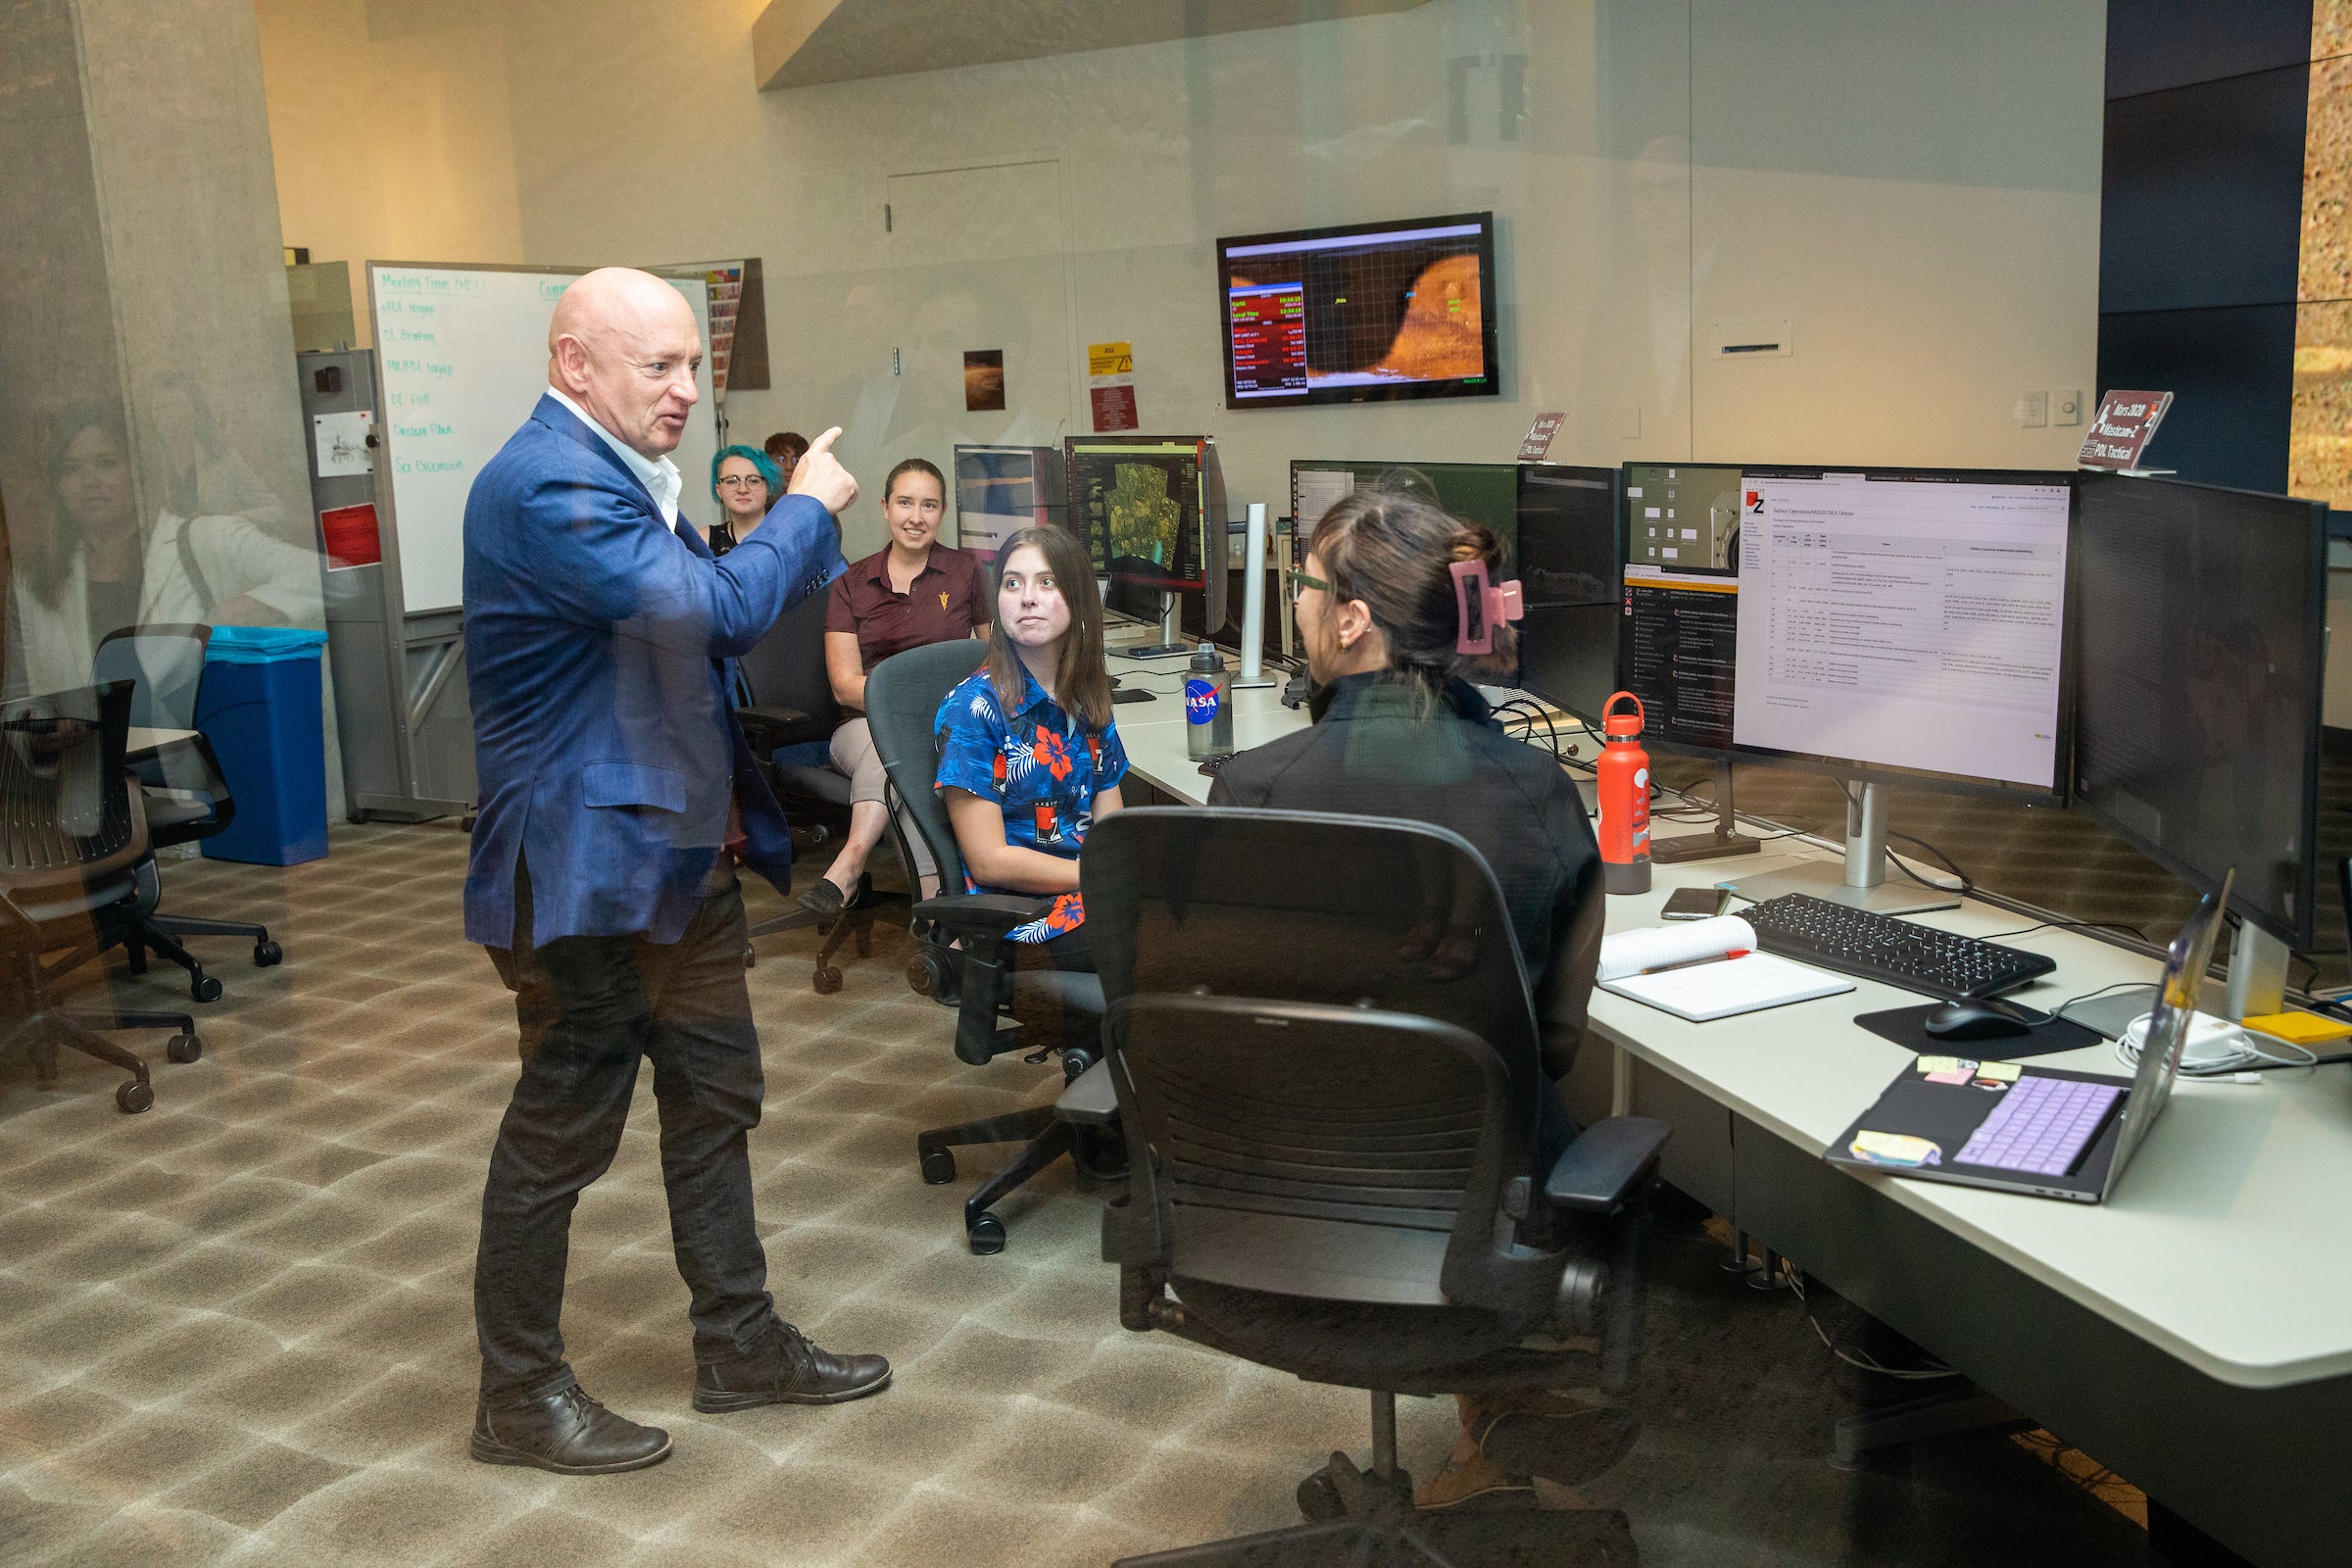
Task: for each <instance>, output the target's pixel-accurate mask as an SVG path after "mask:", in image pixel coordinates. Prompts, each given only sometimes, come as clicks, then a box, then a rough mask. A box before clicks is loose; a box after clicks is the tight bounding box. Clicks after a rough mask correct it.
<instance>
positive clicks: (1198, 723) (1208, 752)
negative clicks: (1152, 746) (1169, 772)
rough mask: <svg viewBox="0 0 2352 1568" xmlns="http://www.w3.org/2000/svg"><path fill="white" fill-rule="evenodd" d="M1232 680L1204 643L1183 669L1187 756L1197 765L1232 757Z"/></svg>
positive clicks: (1215, 654)
mask: <svg viewBox="0 0 2352 1568" xmlns="http://www.w3.org/2000/svg"><path fill="white" fill-rule="evenodd" d="M1232 697H1233V677H1232V676H1231V675H1229V674H1227V673H1226V672H1225V661H1224V659H1223V657H1222V656H1220V655H1219V654H1218V653H1217V651H1216V649H1215V648H1213V647H1211V646H1210V645H1209V644H1207V643H1202V644H1201V646H1200V647H1199V648H1198V649H1197V650H1195V651H1194V653H1193V660H1192V662H1191V663H1189V664H1187V665H1186V666H1185V669H1184V755H1185V756H1187V757H1189V758H1191V759H1192V760H1194V761H1196V762H1199V761H1203V760H1207V759H1208V758H1211V757H1229V756H1231V755H1232V754H1233V702H1232Z"/></svg>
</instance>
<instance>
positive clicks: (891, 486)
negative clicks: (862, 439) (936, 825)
mask: <svg viewBox="0 0 2352 1568" xmlns="http://www.w3.org/2000/svg"><path fill="white" fill-rule="evenodd" d="M947 500H948V493H947V481H946V480H945V479H943V478H941V476H940V472H939V470H938V469H937V468H935V467H933V466H931V465H930V464H928V463H926V462H924V461H923V460H922V459H921V458H908V459H907V461H906V462H904V463H902V464H900V465H899V466H897V467H895V468H893V469H891V470H890V477H889V478H888V479H887V480H885V481H883V485H882V520H883V521H884V522H885V523H887V524H888V525H889V528H890V544H889V546H888V547H887V548H885V549H882V550H879V551H876V552H875V553H874V554H872V555H870V556H868V557H866V558H865V559H864V560H863V561H860V562H858V563H857V564H855V565H853V566H851V567H850V569H849V570H848V571H846V572H844V573H843V574H842V575H841V576H839V577H837V578H835V579H834V582H833V597H832V602H831V603H830V604H829V605H828V606H827V607H826V610H825V673H826V674H827V675H829V676H830V677H832V681H833V697H834V700H835V701H837V702H839V703H840V704H841V706H842V708H843V710H844V711H846V712H848V713H849V715H850V717H849V719H848V721H847V722H846V723H844V724H843V725H842V726H841V728H839V729H837V730H835V731H834V732H833V766H834V768H835V769H836V770H837V771H839V772H841V773H843V774H844V775H846V776H847V777H848V778H849V781H850V836H849V837H848V838H847V839H846V840H844V841H843V843H842V846H841V853H840V854H838V855H836V856H834V857H833V863H832V864H831V865H830V866H828V867H826V868H825V874H824V875H823V876H821V877H819V878H817V879H816V880H815V881H814V882H812V883H810V884H809V887H808V888H807V889H805V890H804V891H803V892H802V893H801V895H800V900H801V903H802V904H804V905H806V906H808V907H809V908H810V909H812V910H814V911H815V912H816V914H817V915H819V916H820V917H821V918H823V919H825V920H831V919H832V918H833V917H834V916H835V915H837V914H839V913H840V912H841V910H842V907H843V906H844V905H846V904H848V903H849V902H851V901H852V900H853V899H855V898H856V897H857V896H858V893H859V892H860V891H861V890H862V889H863V887H864V886H865V858H866V857H867V856H869V855H871V854H872V853H873V850H874V846H875V845H876V844H879V843H881V842H882V830H883V828H884V827H886V826H887V825H888V824H889V821H890V816H889V809H888V808H887V807H885V806H884V805H883V793H882V783H883V774H882V759H881V758H880V757H879V756H877V755H876V754H875V752H874V738H873V735H872V733H871V731H869V730H868V729H867V728H866V723H865V676H866V671H868V670H870V669H872V668H873V667H874V666H875V665H876V664H878V663H880V662H882V661H883V660H885V659H888V658H889V657H890V656H891V655H893V654H897V653H904V652H906V651H907V649H909V648H920V647H922V646H923V645H924V644H926V643H944V642H949V641H952V640H954V639H956V638H958V637H986V636H987V635H988V585H987V583H986V581H984V580H983V579H984V576H985V574H984V573H983V572H982V571H981V569H980V564H979V562H977V561H975V560H974V559H973V558H972V557H971V556H970V555H968V554H966V553H965V552H963V551H961V550H956V549H954V548H952V547H950V546H947V545H943V544H941V543H940V542H939V525H940V521H941V519H942V518H943V517H944V516H945V515H946V514H947ZM979 662H980V650H979V649H977V648H975V649H974V650H972V664H973V667H974V668H977V667H978V666H979ZM907 843H908V844H909V845H911V846H912V848H913V850H914V856H915V860H916V862H917V863H916V864H915V865H914V867H913V868H912V869H913V871H914V874H915V876H916V878H917V879H918V880H919V881H920V882H921V884H922V886H921V890H920V891H921V893H922V894H923V896H925V897H928V896H929V895H930V894H932V893H934V892H936V891H937V890H938V884H939V874H938V868H937V867H936V866H934V865H933V864H932V863H931V859H930V856H929V854H928V853H927V852H926V851H925V850H924V848H923V843H922V838H921V836H920V835H919V834H913V833H909V834H908V835H907Z"/></svg>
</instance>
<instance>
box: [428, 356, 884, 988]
mask: <svg viewBox="0 0 2352 1568" xmlns="http://www.w3.org/2000/svg"><path fill="white" fill-rule="evenodd" d="M844 569H845V566H844V563H843V561H842V557H841V538H840V532H839V530H838V528H837V527H836V526H835V524H834V521H833V519H832V517H831V516H830V515H827V513H826V512H825V509H824V505H823V504H822V503H821V502H818V501H816V500H814V499H812V498H810V497H808V496H786V497H785V498H784V499H783V500H781V501H779V502H777V503H776V505H775V508H774V510H772V511H771V512H769V514H768V515H767V520H766V521H764V522H763V523H761V524H760V527H759V528H758V529H756V530H755V531H754V532H753V534H752V536H751V537H750V538H749V539H746V540H745V541H744V542H743V543H742V544H740V545H738V546H737V547H736V548H735V549H733V550H731V551H729V552H728V553H727V555H726V556H725V558H724V559H717V558H714V557H712V555H711V550H710V547H709V546H707V545H705V544H704V543H703V541H702V538H701V536H700V535H698V534H697V533H696V532H695V530H694V528H693V527H692V526H691V525H690V524H689V523H688V522H687V521H686V518H685V517H684V515H680V516H679V518H678V525H677V527H676V528H675V529H671V528H669V527H666V526H664V525H663V523H662V514H661V512H660V511H659V510H658V509H657V508H656V506H655V504H654V498H653V497H652V496H651V495H650V494H648V493H647V491H646V488H645V486H644V485H643V484H641V483H640V482H639V481H638V479H637V476H636V475H635V474H634V473H632V472H630V471H629V469H628V467H627V466H626V465H624V464H623V463H622V462H621V461H620V459H619V457H618V456H616V455H615V454H614V453H613V450H612V449H611V448H610V447H608V446H607V445H606V444H605V442H604V440H603V439H602V438H601V437H600V436H599V435H598V433H597V432H596V431H595V430H593V429H591V428H590V427H589V426H588V425H587V424H585V423H583V422H582V421H581V420H580V418H579V417H578V416H576V415H574V414H573V413H572V412H571V411H570V410H568V409H566V408H564V405H562V404H561V403H558V402H557V401H556V400H555V399H553V398H548V397H543V398H541V399H540V400H539V406H538V407H537V408H536V409H534V410H532V411H531V417H530V419H529V421H528V422H527V423H525V424H524V425H523V427H522V428H521V429H520V430H517V431H516V432H515V435H514V437H513V438H512V439H511V440H509V441H508V442H507V444H506V446H505V447H503V448H501V449H500V451H499V454H498V456H497V457H495V458H493V459H491V460H490V462H489V463H488V464H487V465H485V466H483V468H482V471H481V472H480V473H479V474H478V475H477V476H476V477H475V478H474V481H473V489H472V491H471V493H470V494H468V495H467V497H466V683H467V686H468V688H469V690H470V691H471V693H472V697H473V746H474V771H475V774H476V776H477V778H478V779H479V781H480V801H479V815H478V817H477V819H476V821H475V824H474V829H473V853H472V859H471V861H470V863H469V864H468V865H467V867H466V939H467V940H468V941H472V942H479V943H482V944H484V945H485V946H489V947H499V948H506V947H515V946H520V945H525V944H527V945H529V946H533V947H537V946H542V945H544V944H546V943H548V942H552V941H554V940H555V939H556V938H558V937H566V936H615V935H626V934H630V933H642V934H643V935H644V936H646V937H647V938H649V939H650V940H652V941H655V942H664V943H666V942H675V941H677V940H678V938H679V937H680V936H682V935H683V934H684V933H685V930H686V923H687V921H688V920H690V919H691V918H693V915H694V911H695V909H696V907H697V906H698V904H699V903H700V892H701V888H702V885H703V881H704V878H705V876H706V875H707V874H708V873H709V872H710V869H711V860H712V858H713V857H714V856H716V854H717V853H718V850H719V847H720V845H721V844H722V843H724V842H725V839H726V835H727V807H728V800H729V786H730V785H731V786H732V787H733V798H734V799H735V800H736V801H737V802H738V803H740V805H741V807H742V811H743V824H742V825H743V830H744V832H745V834H746V836H747V838H748V839H749V845H748V847H747V848H746V849H745V851H744V863H745V864H747V865H748V866H750V867H751V868H752V869H753V870H755V871H758V872H760V874H761V875H762V876H765V877H766V878H767V879H768V880H769V881H770V882H773V883H774V884H775V885H776V887H777V888H778V889H779V890H782V889H786V888H788V887H789V886H790V884H791V879H792V838H791V834H790V832H789V831H788V830H787V828H786V826H785V822H784V812H783V810H782V809H781V808H779V807H778V806H777V805H776V798H775V796H774V794H773V793H771V792H770V791H769V789H768V787H767V784H766V781H765V780H764V779H762V778H761V777H760V770H759V768H758V767H757V766H755V765H754V763H753V760H752V754H751V750H750V748H749V747H748V746H746V745H745V744H744V738H743V728H742V726H741V725H739V724H738V723H737V722H736V721H735V711H734V705H733V703H732V702H731V701H730V695H731V693H732V690H733V687H734V676H735V672H734V659H735V657H736V656H737V655H740V654H743V653H745V652H747V651H748V650H750V648H751V647H752V646H753V645H754V644H755V643H757V642H758V641H759V640H760V637H761V636H763V635H764V634H765V633H766V631H767V629H768V628H769V627H770V626H772V625H774V624H775V622H776V617H777V616H779V615H781V614H782V613H784V612H785V611H786V610H787V609H789V608H790V607H791V606H792V605H794V604H797V603H798V602H799V601H800V600H801V599H803V598H805V597H806V596H808V595H809V594H810V593H812V592H815V591H816V590H818V589H820V588H822V587H823V586H824V585H825V584H826V583H828V582H830V581H831V580H832V579H833V578H834V577H836V576H839V575H840V574H841V572H842V571H843V570H844ZM518 861H521V862H526V863H527V864H528V866H529V868H530V881H531V929H530V930H529V931H528V932H521V931H516V930H515V866H516V863H517V862H518Z"/></svg>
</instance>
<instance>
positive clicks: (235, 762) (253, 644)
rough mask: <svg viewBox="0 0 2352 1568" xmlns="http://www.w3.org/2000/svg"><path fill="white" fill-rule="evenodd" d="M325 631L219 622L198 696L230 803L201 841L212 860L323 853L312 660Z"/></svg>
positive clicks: (202, 725) (320, 750) (262, 861)
mask: <svg viewBox="0 0 2352 1568" xmlns="http://www.w3.org/2000/svg"><path fill="white" fill-rule="evenodd" d="M325 646H326V633H324V632H322V631H300V630H297V629H295V628H293V627H290V626H215V627H214V628H213V640H212V644H211V646H210V647H209V648H208V649H207V650H206V653H205V658H204V685H203V687H202V690H201V691H200V693H199V695H198V696H197V699H196V727H197V728H198V729H200V730H202V731H204V735H205V739H207V740H209V741H210V742H212V746H213V753H214V755H215V756H217V757H218V758H220V760H221V774H222V776H223V777H224V778H226V779H227V781H228V793H229V795H230V797H231V798H232V799H233V800H234V801H235V802H236V811H235V814H234V815H233V816H232V817H231V818H230V821H229V824H228V826H227V827H226V828H224V829H222V830H221V832H219V833H216V834H214V835H213V836H212V837H211V838H209V839H205V840H203V841H202V849H203V851H204V854H205V856H206V857H207V858H210V859H215V860H244V861H247V862H249V863H252V864H255V865H299V864H300V863H302V862H303V861H305V860H316V859H319V858H322V857H323V856H324V855H325V854H326V731H325V726H324V725H323V723H321V721H320V719H319V651H320V650H321V649H323V648H324V647H325Z"/></svg>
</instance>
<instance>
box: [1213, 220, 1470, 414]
mask: <svg viewBox="0 0 2352 1568" xmlns="http://www.w3.org/2000/svg"><path fill="white" fill-rule="evenodd" d="M1217 273H1218V281H1219V286H1220V288H1221V289H1222V292H1223V298H1222V299H1221V300H1220V301H1219V302H1218V304H1219V307H1220V309H1221V310H1222V312H1223V314H1224V317H1225V406H1226V407H1227V408H1229V409H1295V408H1299V407H1301V406H1303V405H1307V404H1318V403H1366V402H1375V401H1383V400H1387V399H1391V398H1445V397H1493V396H1495V395H1497V394H1498V393H1499V392H1500V391H1501V389H1502V377H1501V374H1500V372H1499V370H1498V368H1497V361H1496V358H1495V341H1496V332H1495V215H1494V214H1493V213H1458V214H1455V215H1453V216H1451V217H1447V218H1415V219H1405V220H1401V221H1390V222H1379V223H1348V224H1344V225H1342V226H1340V227H1337V228H1304V229H1291V230H1287V231H1285V232H1283V233H1278V234H1247V235H1242V236H1239V237H1236V238H1230V239H1220V240H1218V241H1217Z"/></svg>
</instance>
